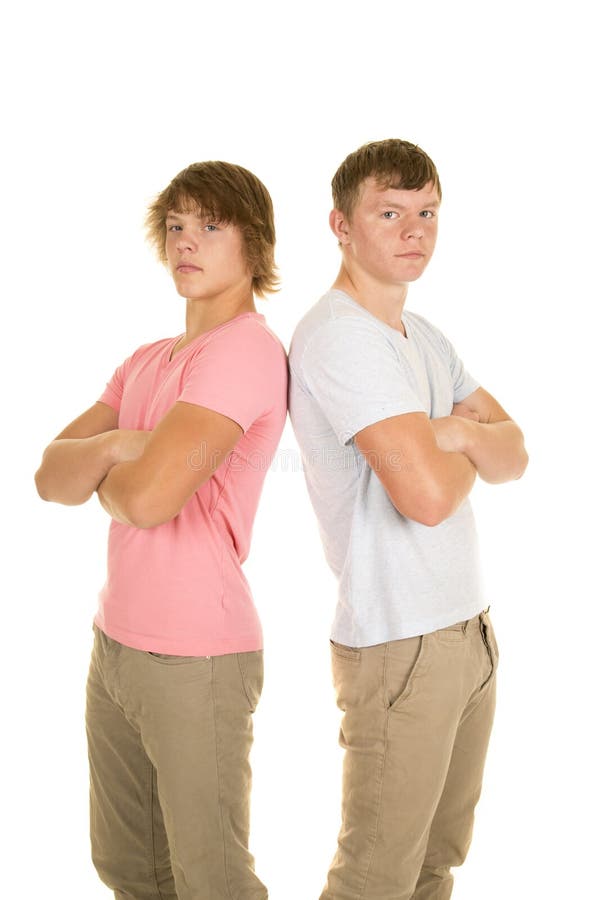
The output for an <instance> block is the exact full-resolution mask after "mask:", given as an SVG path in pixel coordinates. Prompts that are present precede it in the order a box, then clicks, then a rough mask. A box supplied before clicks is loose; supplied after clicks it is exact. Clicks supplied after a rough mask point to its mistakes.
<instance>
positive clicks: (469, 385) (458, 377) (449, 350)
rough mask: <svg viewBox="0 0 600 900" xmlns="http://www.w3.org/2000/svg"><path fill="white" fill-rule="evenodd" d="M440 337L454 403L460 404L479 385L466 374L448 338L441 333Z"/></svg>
mask: <svg viewBox="0 0 600 900" xmlns="http://www.w3.org/2000/svg"><path fill="white" fill-rule="evenodd" d="M440 336H441V338H442V342H443V346H444V351H445V353H446V355H447V358H448V366H449V368H450V375H451V378H452V384H453V387H454V403H460V402H461V401H462V400H464V399H465V398H466V397H468V396H469V394H472V393H473V391H476V390H477V388H478V387H479V386H480V385H479V382H478V381H476V380H475V379H474V378H473V376H472V375H470V374H469V373H468V372H467V370H466V369H465V367H464V365H463V362H462V360H461V359H460V358H459V356H458V354H457V353H456V350H455V349H454V347H453V346H452V344H451V343H450V341H449V340H448V338H446V337H445V336H444V335H443V334H441V332H440Z"/></svg>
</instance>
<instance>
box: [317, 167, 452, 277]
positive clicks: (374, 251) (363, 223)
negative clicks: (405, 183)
mask: <svg viewBox="0 0 600 900" xmlns="http://www.w3.org/2000/svg"><path fill="white" fill-rule="evenodd" d="M439 206H440V200H439V196H438V193H437V191H436V189H435V188H434V187H433V185H432V184H428V185H426V186H425V187H424V188H422V189H421V190H418V191H405V190H397V189H396V188H387V189H382V188H381V187H380V186H379V185H378V184H377V182H376V181H375V179H374V178H367V179H366V180H365V182H364V184H363V187H362V190H361V194H360V198H359V200H358V202H357V204H356V206H355V207H354V211H353V213H352V220H351V221H348V219H347V218H346V217H345V216H343V214H342V213H340V212H339V211H338V210H334V211H333V213H332V215H331V226H332V228H333V231H334V233H335V234H336V235H337V237H338V239H339V241H340V243H341V244H342V247H343V249H344V259H345V261H346V264H347V266H348V268H349V269H351V270H354V272H355V273H362V274H363V275H366V276H368V277H369V279H370V280H374V281H376V282H377V283H378V284H380V285H382V286H384V285H385V286H394V285H401V284H405V283H406V282H410V281H415V280H416V279H417V278H418V277H419V276H420V275H421V274H422V273H423V271H424V269H425V266H426V265H427V263H428V262H429V260H430V259H431V256H432V254H433V250H434V247H435V241H436V238H437V223H438V219H437V217H438V210H439ZM336 216H337V221H336Z"/></svg>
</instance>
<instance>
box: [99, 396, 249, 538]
mask: <svg viewBox="0 0 600 900" xmlns="http://www.w3.org/2000/svg"><path fill="white" fill-rule="evenodd" d="M242 433H243V431H242V428H241V426H240V425H238V424H237V422H234V421H233V420H232V419H229V418H228V417H227V416H224V415H221V414H220V413H217V412H214V411H213V410H210V409H206V408H205V407H202V406H196V405H195V404H193V403H185V402H183V401H178V402H177V403H175V405H174V406H173V407H172V408H171V409H170V410H169V412H168V413H167V414H166V415H165V417H164V418H163V419H162V420H161V421H160V422H159V423H158V425H157V426H156V428H155V429H154V430H153V431H152V432H151V435H150V437H149V439H148V441H147V443H146V445H145V448H144V451H143V453H142V454H141V455H140V456H139V457H138V458H137V459H135V460H132V461H129V462H123V463H118V464H117V465H115V466H113V467H112V468H111V469H110V471H109V472H108V474H107V476H106V478H105V479H104V481H102V483H101V484H100V485H99V487H98V497H99V498H100V502H101V504H102V506H103V507H104V509H105V510H106V511H107V512H108V513H109V515H110V516H112V518H113V519H116V520H117V521H119V522H122V523H123V524H125V525H132V526H133V527H135V528H153V527H154V526H156V525H161V524H163V522H168V521H169V520H170V519H173V518H175V516H176V515H177V514H178V513H179V512H180V510H181V509H182V507H183V506H184V505H185V504H186V503H187V502H188V500H189V499H190V498H191V497H192V496H193V495H194V493H195V492H196V491H197V490H198V488H199V487H200V486H201V484H202V483H203V482H205V481H207V480H208V479H209V478H210V476H211V475H212V474H213V472H214V471H215V469H217V468H218V466H219V465H221V463H222V462H223V461H224V460H225V459H226V457H227V456H228V455H229V453H230V452H231V450H232V449H233V447H234V446H235V444H236V443H237V442H238V440H239V439H240V437H241V436H242Z"/></svg>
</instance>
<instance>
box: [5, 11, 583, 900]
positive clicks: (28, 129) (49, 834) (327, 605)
mask: <svg viewBox="0 0 600 900" xmlns="http://www.w3.org/2000/svg"><path fill="white" fill-rule="evenodd" d="M591 7H592V4H588V3H586V2H579V0H573V2H571V3H569V4H565V5H562V4H560V5H559V4H557V3H553V2H546V3H537V2H527V0H521V2H520V3H516V2H504V3H502V4H500V3H498V4H493V5H492V4H489V3H484V2H479V3H476V2H471V3H469V2H453V3H437V2H432V0H430V2H427V3H417V2H410V3H407V2H402V0H396V2H393V3H387V2H368V3H366V2H365V3H361V4H357V3H354V2H350V0H345V2H339V0H333V2H327V0H322V2H320V3H303V4H285V3H279V4H276V3H261V2H253V3H246V4H240V5H239V6H238V5H236V4H235V3H226V2H222V3H220V4H219V3H217V2H213V3H210V4H209V3H201V2H196V3H190V2H187V0H180V2H178V3H172V4H167V3H156V2H146V3H143V4H142V3H139V4H138V3H132V2H126V0H122V2H120V3H115V2H114V0H107V2H104V3H103V4H97V5H94V6H92V5H91V4H88V3H85V2H81V3H70V2H64V0H55V2H52V3H41V2H39V0H33V2H31V3H29V4H20V5H19V6H16V5H13V10H12V12H11V13H10V14H8V15H7V14H6V13H5V14H4V21H3V24H2V28H1V29H0V31H1V33H2V37H1V38H0V41H1V46H0V58H1V60H2V62H1V65H2V70H3V71H2V73H1V74H2V83H3V86H4V92H5V102H4V105H3V113H2V122H3V126H4V127H3V133H4V136H3V138H2V140H1V152H2V157H3V159H2V166H1V175H2V193H1V196H2V200H3V207H4V211H3V215H2V219H1V221H2V225H1V227H2V244H1V246H2V252H3V264H2V270H1V271H2V312H3V316H6V318H7V322H6V325H5V326H4V329H3V338H4V345H3V346H4V352H3V354H2V364H3V376H2V381H3V384H4V387H5V395H4V396H5V399H4V408H5V414H4V440H3V442H2V450H3V454H4V462H3V467H2V475H3V488H4V490H3V500H4V515H3V525H4V537H3V541H2V544H3V549H4V550H6V559H5V563H4V566H3V576H4V577H3V588H4V590H3V603H2V619H3V622H2V624H3V642H2V643H3V649H2V654H1V659H2V665H3V675H2V688H3V697H4V699H3V722H2V729H3V739H2V744H1V746H0V752H1V753H2V757H3V761H2V767H1V775H2V778H3V781H4V785H3V788H2V812H3V815H2V819H3V823H4V826H5V832H6V828H8V835H9V838H8V840H9V843H8V844H7V839H6V837H5V839H4V847H5V851H7V852H6V861H5V863H4V867H3V878H2V892H3V896H6V897H24V898H36V900H38V898H46V897H48V898H54V897H56V898H59V897H60V898H61V900H62V898H73V900H81V898H86V900H95V898H98V900H101V898H107V897H108V896H109V893H108V891H107V889H106V888H104V886H103V885H101V883H100V882H99V881H98V880H97V878H96V875H95V872H94V870H93V868H92V865H91V863H90V861H89V852H88V837H87V769H86V756H85V753H86V751H85V743H84V731H83V704H84V682H85V676H86V669H87V663H88V656H89V650H90V642H91V629H90V625H91V619H92V616H93V613H94V610H95V603H96V594H97V591H98V589H99V587H100V585H101V583H102V580H103V567H104V544H105V532H106V526H107V520H106V516H105V514H104V512H103V511H102V510H101V509H100V507H99V506H98V505H97V503H96V502H95V500H93V501H91V502H90V503H89V504H88V505H87V506H84V507H80V508H76V509H73V508H62V507H59V506H56V505H53V504H43V503H42V502H41V501H40V500H39V499H38V498H37V495H36V494H35V491H34V487H33V482H32V475H33V472H34V470H35V468H36V467H37V464H38V462H39V458H40V456H41V452H42V450H43V447H44V446H45V444H46V443H47V442H48V441H49V440H50V439H51V438H52V437H53V436H54V435H55V434H56V433H57V432H58V431H59V430H60V429H61V428H62V427H63V426H64V425H65V424H66V423H67V422H68V421H70V420H71V419H72V418H74V417H75V415H77V414H78V413H79V412H81V411H82V410H83V409H85V408H87V406H89V405H90V404H91V403H92V402H93V401H94V400H95V399H96V398H97V397H98V395H99V393H100V392H101V391H102V389H103V386H104V383H105V381H106V380H107V378H108V377H109V376H110V375H111V373H112V371H113V369H114V367H115V366H116V365H117V364H118V363H119V362H120V361H121V360H122V359H123V358H124V357H125V356H126V355H128V354H129V353H130V352H131V350H132V349H133V348H135V347H136V346H138V345H139V344H141V343H143V342H146V341H150V340H154V339H158V338H160V337H164V336H167V335H174V334H177V333H179V332H180V331H181V330H182V329H183V311H184V306H183V301H182V300H181V298H179V297H178V296H177V294H176V293H175V291H174V290H173V288H172V286H171V283H170V281H169V278H168V276H167V275H166V274H165V272H164V271H163V270H161V268H160V266H159V265H158V264H157V263H156V262H155V261H154V259H153V257H152V255H151V253H150V250H149V249H148V248H147V247H146V246H145V244H144V241H143V233H142V220H143V215H144V210H145V207H146V205H147V203H148V201H149V199H150V198H151V197H152V196H153V195H154V194H155V193H157V192H158V191H159V190H161V189H162V188H163V187H164V186H165V185H166V183H167V182H168V181H169V180H170V179H171V178H172V177H173V176H174V175H175V174H176V173H177V172H178V171H179V170H180V169H181V168H183V167H184V166H185V165H187V164H188V163H190V162H193V161H196V160H202V159H225V160H229V161H232V162H238V163H240V164H242V165H244V166H246V167H248V168H250V169H252V170H253V171H254V172H255V173H256V174H257V175H259V177H261V178H262V179H263V180H264V181H265V183H266V184H267V186H268V187H269V189H270V191H271V193H272V196H273V200H274V203H275V208H276V212H277V225H278V261H279V265H280V271H281V276H282V284H283V287H282V290H281V292H280V293H279V294H278V295H277V296H275V297H273V298H272V299H271V300H269V301H268V303H263V304H261V305H260V310H261V311H263V312H265V313H266V315H267V317H268V321H269V324H270V325H271V327H272V328H273V329H274V330H275V331H277V332H278V334H279V335H280V336H281V338H282V340H284V341H285V342H286V343H287V342H288V341H289V338H290V336H291V333H292V330H293V327H294V325H295V323H296V322H297V320H298V319H299V318H300V316H301V315H302V314H303V312H304V311H305V310H306V309H307V308H308V306H310V305H312V303H313V302H315V300H316V299H317V298H318V296H319V295H320V294H321V293H322V292H323V291H324V290H325V289H326V288H327V287H328V285H329V284H330V283H331V282H332V280H333V278H334V276H335V274H336V271H337V266H338V261H339V258H338V250H337V247H336V244H335V240H334V239H333V236H332V235H331V234H330V233H329V231H328V226H327V213H328V211H329V203H330V200H329V196H330V195H329V182H330V179H331V176H332V174H333V172H334V171H335V169H336V168H337V166H338V164H339V163H340V162H341V160H342V159H343V158H344V157H345V156H346V155H347V154H348V153H349V152H351V151H352V150H354V149H355V148H356V147H358V146H359V145H360V144H361V143H363V142H365V141H368V140H377V139H381V138H385V137H391V136H396V137H403V138H406V139H408V140H411V141H414V142H417V143H419V144H420V145H421V146H422V147H423V148H424V149H425V150H426V151H427V152H428V153H429V154H430V155H431V156H432V157H433V159H434V160H435V161H436V163H437V165H438V168H439V171H440V175H441V179H442V186H443V190H444V203H443V207H442V211H441V221H440V238H439V242H438V249H437V252H436V258H435V259H434V261H433V262H432V264H431V266H430V267H429V269H428V271H427V272H426V274H425V276H424V277H423V279H422V280H421V281H420V282H419V283H417V284H415V285H414V286H413V287H412V288H411V290H410V293H409V303H408V307H409V308H412V309H414V310H415V311H418V312H420V313H422V314H424V315H425V316H427V317H429V318H431V319H432V320H433V321H434V322H436V324H438V325H439V326H440V327H441V328H442V329H443V330H444V331H445V332H446V333H447V334H448V336H449V337H450V339H451V340H452V341H453V342H454V344H455V346H456V347H457V350H458V352H459V354H460V355H461V356H462V358H463V359H464V361H465V363H466V365H467V367H468V368H469V369H470V371H471V372H472V373H473V374H474V375H475V376H476V377H477V378H478V379H480V380H481V382H482V383H483V385H484V386H485V387H486V388H487V389H488V390H490V391H491V392H492V393H494V394H495V395H496V396H497V397H498V398H499V400H500V401H501V402H502V404H503V405H504V406H506V408H507V409H508V410H509V412H510V413H511V414H512V415H513V416H514V418H515V419H516V420H517V421H519V423H520V424H522V426H523V428H524V431H525V433H526V436H527V443H528V449H529V451H530V456H531V463H530V468H529V471H528V472H527V474H526V476H525V478H524V479H522V480H521V481H520V482H517V483H515V484H511V485H506V486H500V487H491V486H488V485H478V486H477V487H476V489H475V491H474V504H475V508H476V514H477V516H478V521H479V526H480V535H481V542H482V549H483V554H484V558H485V559H484V562H485V570H486V573H487V585H488V593H489V600H490V603H491V604H492V612H493V619H494V622H495V627H496V631H497V635H498V640H499V643H500V647H501V654H502V659H501V673H500V683H499V703H498V713H497V719H496V726H495V732H494V735H493V741H492V745H491V748H490V754H489V763H488V768H487V777H486V785H485V790H484V795H483V797H482V800H481V802H480V805H479V808H478V816H477V823H476V831H475V837H474V841H473V846H472V850H471V853H470V856H469V859H468V861H467V863H466V865H465V866H464V867H463V869H461V870H459V871H457V873H456V888H455V896H456V897H457V898H460V900H468V898H472V900H481V898H482V897H485V898H486V900H500V898H502V900H505V898H507V897H516V898H519V900H520V898H524V900H525V898H526V900H530V898H536V900H537V898H543V900H546V898H564V897H590V896H592V895H593V894H594V892H595V890H596V886H595V883H594V874H593V872H594V868H595V862H596V855H597V844H596V840H595V836H594V834H593V831H592V829H591V828H590V825H589V823H590V821H591V822H592V825H593V824H595V821H596V818H597V816H596V806H597V803H598V796H597V787H598V785H597V759H598V749H599V748H598V745H597V743H596V740H595V729H594V720H595V719H596V717H597V707H598V703H597V697H596V688H595V681H596V678H595V676H596V665H595V662H596V660H595V653H597V650H596V651H595V650H594V647H595V646H596V639H597V633H598V624H599V620H598V612H597V605H598V587H597V581H596V571H597V564H596V560H597V541H596V528H595V526H596V515H595V512H596V504H597V502H598V494H597V480H596V469H597V462H596V441H595V430H594V424H595V422H596V420H597V418H598V416H597V409H596V405H595V404H596V401H597V399H598V387H597V385H598V381H597V375H596V366H595V361H596V356H597V354H596V344H597V338H596V324H597V304H598V283H597V282H598V279H597V265H598V253H597V242H598V229H597V225H598V199H599V196H598V158H599V149H600V148H599V146H598V142H597V140H596V137H595V131H596V122H595V120H596V119H597V95H596V91H595V83H596V84H597V76H598V73H597V71H594V68H593V65H592V63H593V60H594V58H595V57H596V56H597V47H596V43H595V39H594V28H593V27H592V21H591ZM295 459H296V456H295V443H294V438H293V435H292V434H291V431H289V430H288V429H286V432H285V435H284V438H283V441H282V444H281V451H280V455H279V457H278V460H277V461H276V465H275V466H274V470H273V472H271V473H270V475H269V477H268V479H267V483H266V486H265V490H264V495H263V501H262V505H261V508H260V511H259V515H258V518H257V522H256V527H255V534H254V545H253V551H252V555H251V558H250V560H249V562H248V564H247V566H246V571H247V574H248V577H249V578H250V581H251V584H252V585H253V590H254V594H255V598H256V603H257V606H258V608H259V612H260V614H261V617H262V620H263V623H264V630H265V639H266V647H267V653H266V669H267V671H266V685H265V690H264V694H263V699H262V701H261V704H260V707H259V711H258V712H257V715H256V721H255V733H256V743H255V750H254V772H255V787H254V795H253V832H252V849H253V851H254V853H255V855H256V858H257V871H258V873H259V875H260V876H261V877H262V878H263V880H264V881H266V882H267V884H268V885H269V888H270V891H271V897H272V898H274V900H309V898H311V897H312V898H316V897H317V896H318V893H319V891H320V889H321V887H322V884H323V881H324V878H325V873H326V869H327V866H328V863H329V860H330V857H331V855H332V853H333V850H334V847H335V840H336V834H337V828H338V817H339V812H338V808H339V777H340V770H341V755H342V754H341V750H340V749H339V748H338V746H337V743H336V741H337V731H338V723H339V720H338V714H337V710H336V708H335V704H334V697H333V691H332V689H331V687H330V678H329V659H328V640H327V639H328V628H329V624H330V621H331V618H332V615H333V608H334V602H335V585H334V583H333V579H332V577H331V576H330V575H329V572H328V570H327V569H326V567H325V563H324V561H323V559H322V554H321V549H320V544H319V539H318V534H317V529H316V524H315V521H314V518H313V515H312V512H311V510H310V508H309V505H308V501H307V497H306V493H305V489H304V485H303V476H302V473H301V472H300V471H299V468H298V465H297V463H296V464H295V465H294V460H295Z"/></svg>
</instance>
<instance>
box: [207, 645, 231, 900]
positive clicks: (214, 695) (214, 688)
mask: <svg viewBox="0 0 600 900" xmlns="http://www.w3.org/2000/svg"><path fill="white" fill-rule="evenodd" d="M215 662H216V660H215V658H214V657H213V658H212V660H211V663H212V683H211V687H212V706H213V725H214V729H215V769H216V772H217V796H218V798H219V822H220V824H221V840H222V842H223V871H224V872H225V883H226V885H227V894H228V896H229V897H230V898H231V900H233V894H232V893H231V885H230V883H229V870H228V868H227V847H226V846H225V827H224V824H223V804H222V802H221V772H220V769H219V748H218V745H219V731H218V728H217V679H216V674H215Z"/></svg>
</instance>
